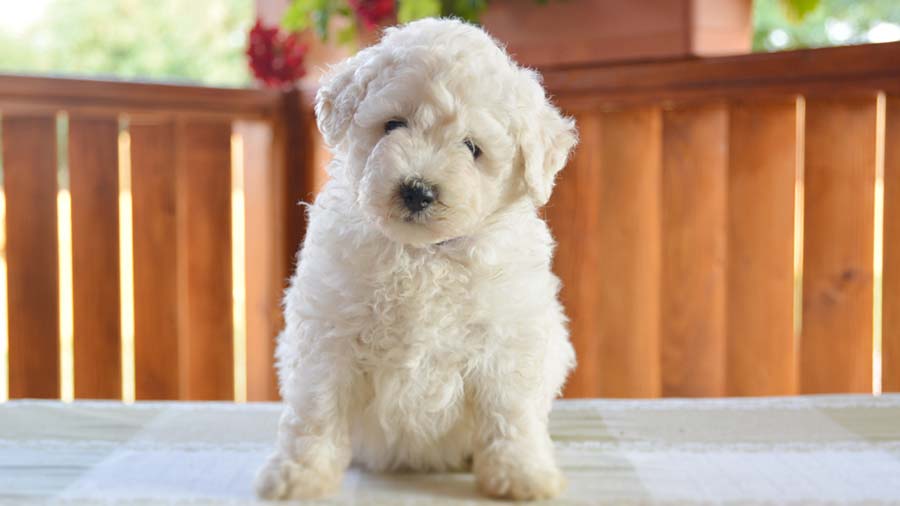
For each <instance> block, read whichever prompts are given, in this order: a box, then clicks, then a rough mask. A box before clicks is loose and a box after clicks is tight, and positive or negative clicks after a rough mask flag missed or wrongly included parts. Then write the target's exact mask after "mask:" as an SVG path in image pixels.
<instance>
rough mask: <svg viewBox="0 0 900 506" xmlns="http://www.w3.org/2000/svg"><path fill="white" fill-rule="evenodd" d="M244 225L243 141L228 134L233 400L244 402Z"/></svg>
mask: <svg viewBox="0 0 900 506" xmlns="http://www.w3.org/2000/svg"><path fill="white" fill-rule="evenodd" d="M244 227H245V223H244V138H243V136H242V135H241V134H239V133H232V134H231V279H232V300H233V302H232V314H233V318H234V400H235V401H237V402H246V401H247V317H246V315H247V300H246V299H247V294H246V288H247V287H246V281H245V278H244V275H245V272H244V269H245V267H244V257H245V253H246V247H245V246H246V244H245V243H246V241H245V235H244V234H245V230H244Z"/></svg>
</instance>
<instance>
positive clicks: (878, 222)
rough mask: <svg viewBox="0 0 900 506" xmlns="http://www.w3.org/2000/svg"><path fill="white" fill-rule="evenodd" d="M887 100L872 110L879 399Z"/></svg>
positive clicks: (875, 387)
mask: <svg viewBox="0 0 900 506" xmlns="http://www.w3.org/2000/svg"><path fill="white" fill-rule="evenodd" d="M886 107H887V100H886V98H885V95H884V92H881V93H879V94H878V103H877V105H876V109H875V247H874V248H873V249H874V255H873V257H874V258H873V259H872V260H873V262H874V265H873V272H874V274H875V280H874V281H875V282H874V283H873V288H872V289H873V291H874V293H873V297H872V300H873V301H874V303H875V307H874V308H873V311H872V319H873V321H872V329H873V335H872V339H873V340H874V341H873V343H872V392H873V393H874V394H875V395H881V330H882V329H881V323H882V300H883V295H884V290H883V282H884V276H883V274H884V141H885V113H886Z"/></svg>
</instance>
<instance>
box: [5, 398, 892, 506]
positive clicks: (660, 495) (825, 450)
mask: <svg viewBox="0 0 900 506" xmlns="http://www.w3.org/2000/svg"><path fill="white" fill-rule="evenodd" d="M278 411H279V407H278V406H277V405H275V404H244V405H239V404H223V403H138V404H134V405H122V404H118V403H112V402H76V403H73V404H62V403H59V402H49V401H14V402H7V403H5V404H0V503H2V504H7V503H8V504H17V503H24V504H32V503H48V502H53V503H56V502H59V503H66V504H98V503H99V504H116V503H121V502H127V503H128V504H153V505H156V504H171V503H177V504H182V503H184V504H238V503H252V502H254V498H253V495H252V492H251V490H252V487H251V483H252V481H253V476H254V474H255V472H256V469H257V468H258V467H259V465H260V463H261V462H262V460H263V458H264V457H265V456H266V455H267V454H268V453H269V451H270V450H271V445H272V442H273V438H274V434H275V427H276V420H277V416H278ZM551 432H552V434H553V438H554V439H555V440H556V448H557V454H558V457H559V462H560V464H561V465H562V468H563V470H564V472H565V474H566V475H567V477H568V480H569V486H568V488H567V490H566V492H565V493H564V495H563V496H562V497H560V498H559V499H557V500H556V501H554V502H553V504H572V505H575V504H616V505H620V504H646V503H671V504H695V503H704V504H709V503H719V502H725V503H732V504H763V503H768V504H783V503H793V504H809V503H826V502H827V503H859V504H888V503H890V504H900V395H885V396H881V397H868V396H822V397H794V398H771V399H740V400H738V399H719V400H677V399H676V400H652V401H607V400H591V401H561V402H559V403H558V404H557V405H556V407H555V410H554V412H553V416H552V423H551ZM482 501H484V502H485V503H486V502H487V501H486V500H484V499H482V498H480V497H479V496H478V495H477V494H476V493H475V487H474V484H473V480H472V477H471V475H469V474H465V473H457V474H419V475H416V474H407V475H373V474H369V473H366V472H364V471H360V470H357V469H351V470H350V471H349V472H348V473H347V475H346V478H345V480H344V484H343V489H342V491H341V492H340V494H339V495H337V496H335V497H332V498H329V499H327V500H323V501H320V502H318V503H321V504H360V505H364V504H374V505H407V504H408V505H461V504H478V503H481V502H482ZM318 503H317V504H318ZM494 504H496V503H494ZM545 504H546V503H545Z"/></svg>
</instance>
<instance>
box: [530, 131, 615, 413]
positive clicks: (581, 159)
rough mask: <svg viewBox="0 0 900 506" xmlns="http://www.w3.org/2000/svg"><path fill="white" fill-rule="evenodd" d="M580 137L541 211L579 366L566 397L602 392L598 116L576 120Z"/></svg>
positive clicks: (566, 389) (593, 395)
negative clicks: (549, 232)
mask: <svg viewBox="0 0 900 506" xmlns="http://www.w3.org/2000/svg"><path fill="white" fill-rule="evenodd" d="M577 124H578V129H579V132H580V135H581V138H582V139H589V141H588V142H584V143H583V144H582V146H581V147H579V148H578V149H577V150H576V151H575V154H574V155H573V158H572V160H571V161H570V162H569V164H568V166H567V167H566V168H565V169H563V171H562V172H561V173H560V176H559V179H558V182H557V184H556V188H555V189H554V191H553V196H552V197H551V199H550V202H549V204H548V205H547V206H546V208H545V210H544V212H545V215H546V216H547V221H548V222H549V223H550V227H551V229H552V231H553V236H554V237H555V238H556V241H557V244H558V246H557V249H556V255H555V256H554V259H553V269H554V272H556V275H557V276H559V278H560V280H561V281H562V291H561V293H560V298H561V300H562V303H563V305H564V306H565V308H566V314H567V315H568V317H569V320H570V322H569V332H570V338H571V340H572V345H573V346H574V347H575V353H576V355H577V357H578V366H577V368H576V369H575V371H574V372H573V373H572V374H571V375H570V376H569V380H568V382H567V383H566V387H565V396H566V397H597V396H599V395H600V369H599V367H598V366H599V360H600V341H599V340H598V338H597V332H598V329H599V327H598V315H597V307H598V305H599V297H600V290H599V283H598V281H597V277H598V275H599V271H598V265H599V264H598V256H597V255H598V253H599V251H600V250H599V242H598V237H597V234H596V232H597V225H598V219H599V200H598V199H597V198H596V196H597V195H598V194H599V191H600V187H599V183H600V177H599V171H598V170H597V155H598V152H597V151H598V146H599V144H598V143H599V139H600V136H601V135H602V133H601V132H600V125H599V118H598V117H597V115H596V114H584V115H582V116H580V117H578V118H577Z"/></svg>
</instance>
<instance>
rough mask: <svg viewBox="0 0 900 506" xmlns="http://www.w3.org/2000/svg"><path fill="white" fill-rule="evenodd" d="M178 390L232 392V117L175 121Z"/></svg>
mask: <svg viewBox="0 0 900 506" xmlns="http://www.w3.org/2000/svg"><path fill="white" fill-rule="evenodd" d="M176 135H177V142H178V150H177V162H176V163H177V165H176V166H177V171H178V173H177V175H176V179H177V185H178V187H177V192H176V193H177V206H178V220H177V221H178V227H177V228H178V234H177V240H178V249H179V254H178V276H179V279H178V281H179V301H180V304H181V305H180V308H179V309H180V311H182V313H181V314H180V318H179V332H178V333H179V335H180V340H179V346H180V351H179V362H180V367H181V370H182V373H183V375H184V376H183V377H182V381H183V385H182V390H181V397H182V398H185V399H191V400H209V399H222V400H226V399H233V398H234V363H233V360H234V357H233V356H234V353H233V346H234V343H233V333H234V332H233V321H232V318H233V316H232V293H231V268H232V266H231V124H230V123H228V122H220V121H204V120H193V121H183V122H180V123H179V124H178V125H177V130H176Z"/></svg>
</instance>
